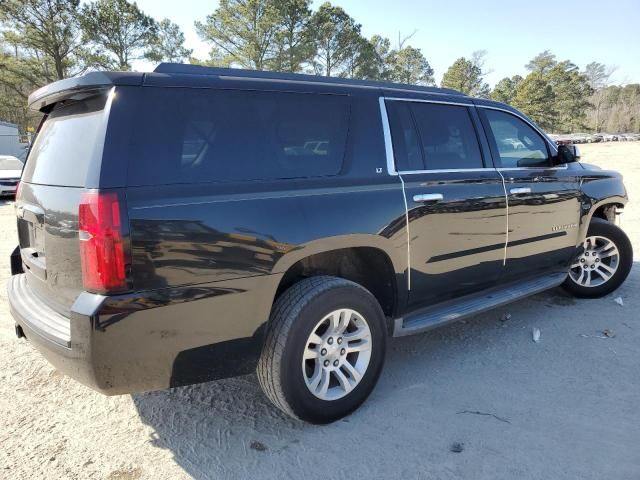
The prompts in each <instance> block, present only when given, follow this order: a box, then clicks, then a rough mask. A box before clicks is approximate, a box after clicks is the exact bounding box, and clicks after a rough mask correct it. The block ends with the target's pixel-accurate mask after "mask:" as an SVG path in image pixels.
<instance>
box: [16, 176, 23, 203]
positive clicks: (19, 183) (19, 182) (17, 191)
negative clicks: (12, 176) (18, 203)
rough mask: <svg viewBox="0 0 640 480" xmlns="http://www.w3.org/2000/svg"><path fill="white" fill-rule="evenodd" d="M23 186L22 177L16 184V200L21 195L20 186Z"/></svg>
mask: <svg viewBox="0 0 640 480" xmlns="http://www.w3.org/2000/svg"><path fill="white" fill-rule="evenodd" d="M21 186H22V179H20V180H18V184H17V185H16V200H17V199H18V198H19V197H20V187H21Z"/></svg>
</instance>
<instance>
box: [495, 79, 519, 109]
mask: <svg viewBox="0 0 640 480" xmlns="http://www.w3.org/2000/svg"><path fill="white" fill-rule="evenodd" d="M522 80H523V78H522V77H521V76H520V75H514V76H513V77H511V78H509V77H505V78H503V79H502V80H500V81H499V82H498V83H496V86H495V87H494V88H493V91H492V92H491V98H492V99H493V100H496V101H498V102H503V103H508V104H510V103H511V102H513V98H514V97H515V95H516V90H517V88H518V85H520V82H522Z"/></svg>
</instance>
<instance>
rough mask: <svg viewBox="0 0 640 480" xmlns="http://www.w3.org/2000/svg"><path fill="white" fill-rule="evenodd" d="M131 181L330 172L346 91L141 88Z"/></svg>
mask: <svg viewBox="0 0 640 480" xmlns="http://www.w3.org/2000/svg"><path fill="white" fill-rule="evenodd" d="M143 104H144V108H143V111H142V112H141V113H142V116H143V121H141V122H139V125H140V128H139V131H138V132H137V133H136V139H135V141H134V156H133V158H134V160H133V162H132V163H133V164H132V165H130V170H129V183H130V185H153V184H169V183H201V182H225V181H244V180H271V179H285V178H305V177H319V176H330V175H336V174H337V173H338V172H339V171H340V169H341V167H342V161H343V157H344V152H345V144H346V138H347V130H348V128H347V122H348V113H349V106H348V105H349V100H348V97H346V96H339V95H315V94H298V93H279V92H249V91H231V90H226V91H225V90H208V89H202V90H196V89H180V88H175V89H164V88H162V89H161V88H148V89H144V101H143Z"/></svg>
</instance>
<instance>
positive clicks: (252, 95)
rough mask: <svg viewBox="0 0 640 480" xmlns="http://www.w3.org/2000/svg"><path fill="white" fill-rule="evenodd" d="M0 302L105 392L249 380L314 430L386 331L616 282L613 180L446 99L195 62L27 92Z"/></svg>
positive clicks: (583, 293)
mask: <svg viewBox="0 0 640 480" xmlns="http://www.w3.org/2000/svg"><path fill="white" fill-rule="evenodd" d="M30 105H31V107H32V108H35V109H37V110H40V111H41V112H43V113H44V114H45V117H44V120H43V122H42V124H41V126H40V129H39V132H38V134H37V138H36V140H35V142H34V144H33V146H32V148H31V151H30V153H29V156H28V160H27V162H26V166H25V168H24V172H23V175H22V182H21V183H20V186H19V192H18V194H17V200H16V213H17V217H18V234H19V243H20V245H19V247H18V248H16V250H15V251H14V253H13V255H12V273H13V276H12V278H11V279H10V281H9V285H8V289H9V301H10V305H11V310H12V313H13V316H14V318H15V320H16V322H17V325H16V332H17V334H18V336H26V337H27V338H28V339H29V340H31V341H32V342H33V344H34V345H35V346H36V347H37V348H38V349H39V350H40V351H41V352H42V354H43V355H44V356H45V357H46V358H47V359H48V360H49V361H50V362H51V363H52V364H54V365H55V366H56V367H57V368H59V369H60V370H61V371H63V372H65V373H67V374H69V375H70V376H72V377H74V378H76V379H77V380H79V381H80V382H82V383H84V384H86V385H89V386H91V387H92V388H94V389H96V390H98V391H101V392H104V393H107V394H122V393H129V392H137V391H144V390H153V389H163V388H168V387H173V386H178V385H186V384H191V383H197V382H204V381H208V380H212V379H216V378H222V377H228V376H233V375H240V374H245V373H249V372H252V371H256V370H257V375H258V379H259V381H260V384H261V385H262V387H263V389H264V391H265V393H266V395H267V396H268V397H269V398H270V399H271V400H272V401H273V403H274V404H275V405H276V406H277V407H279V408H280V409H282V410H283V411H284V412H286V413H288V414H289V415H291V416H294V417H297V418H300V419H304V420H306V421H310V422H315V423H326V422H330V421H333V420H335V419H337V418H340V417H342V416H344V415H346V414H348V413H349V412H351V411H353V410H354V409H355V408H357V407H358V406H359V405H360V404H361V403H362V402H363V401H364V400H365V398H366V397H367V396H368V395H369V393H370V392H371V390H372V389H373V387H374V385H375V383H376V381H377V379H378V377H379V375H380V372H381V369H382V364H383V361H384V356H385V345H386V341H387V337H388V336H401V335H409V334H414V333H419V332H424V331H426V330H429V329H431V328H434V327H437V326H439V325H443V324H446V323H449V322H452V321H455V320H458V319H460V318H462V317H464V316H466V315H471V314H474V313H477V312H480V311H483V310H486V309H488V308H492V307H496V306H498V305H502V304H504V303H506V302H510V301H513V300H516V299H518V298H522V297H524V296H526V295H531V294H534V293H536V292H540V291H542V290H545V289H548V288H551V287H555V286H557V285H564V287H565V288H566V289H567V290H568V291H569V292H571V293H573V294H575V295H577V296H580V297H597V296H601V295H604V294H607V293H609V292H611V291H612V290H614V289H615V288H617V287H618V286H619V285H620V284H621V283H622V282H623V281H624V279H625V277H626V276H627V274H628V273H629V270H630V268H631V264H632V251H631V244H630V242H629V240H628V238H627V237H626V236H625V234H624V233H623V232H622V230H620V229H619V228H618V227H617V226H615V218H616V214H617V213H619V211H620V209H621V208H622V207H623V206H624V204H625V203H626V201H627V195H626V191H625V188H624V185H623V183H622V178H621V176H620V175H619V174H618V173H615V172H611V171H603V170H600V169H598V168H596V167H591V166H588V165H583V164H580V163H576V159H577V150H576V149H575V147H573V146H566V145H561V146H556V145H555V144H554V143H553V142H552V141H550V140H549V139H548V138H547V137H546V136H545V134H544V133H543V132H542V131H540V129H539V128H538V127H537V126H536V125H535V124H534V123H533V122H532V121H531V120H529V119H528V118H527V117H526V116H524V115H523V114H521V113H519V112H518V111H517V110H515V109H513V108H511V107H509V106H507V105H504V104H500V103H496V102H492V101H489V100H481V99H475V98H470V97H468V96H466V95H463V94H460V93H458V92H456V91H453V90H445V89H437V88H426V87H415V86H407V85H396V84H387V83H376V82H364V81H350V80H341V79H335V78H321V77H313V76H305V75H289V74H277V73H266V72H251V71H239V70H228V69H213V68H205V67H199V66H192V65H172V64H163V65H161V66H160V67H158V69H157V70H156V71H155V72H153V73H146V74H144V73H90V74H88V75H85V76H83V77H80V78H74V79H69V80H63V81H60V82H56V83H53V84H51V85H49V86H47V87H44V88H43V89H41V90H38V91H37V92H35V93H34V94H33V95H32V96H31V97H30Z"/></svg>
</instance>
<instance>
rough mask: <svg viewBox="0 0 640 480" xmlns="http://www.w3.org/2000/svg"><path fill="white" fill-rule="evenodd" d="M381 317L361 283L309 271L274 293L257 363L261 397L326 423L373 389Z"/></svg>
mask: <svg viewBox="0 0 640 480" xmlns="http://www.w3.org/2000/svg"><path fill="white" fill-rule="evenodd" d="M385 326H386V322H385V317H384V314H383V312H382V309H381V308H380V305H379V304H378V302H377V300H376V299H375V297H374V296H373V295H371V293H369V291H368V290H366V289H365V288H363V287H362V286H360V285H358V284H356V283H353V282H350V281H348V280H345V279H342V278H336V277H326V276H319V277H312V278H308V279H305V280H302V281H300V282H298V283H297V284H295V285H294V286H293V287H291V288H289V290H287V291H286V292H285V293H283V294H282V296H280V298H279V299H278V300H277V301H276V303H275V305H274V307H273V310H272V314H271V318H270V320H269V325H268V327H267V335H266V339H265V344H264V347H263V350H262V354H261V356H260V361H259V363H258V372H257V373H258V380H259V382H260V385H261V386H262V389H263V390H264V392H265V394H266V395H267V397H268V398H269V399H270V400H271V401H272V402H273V404H274V405H275V406H277V407H278V408H280V409H281V410H282V411H284V412H285V413H287V414H288V415H290V416H292V417H294V418H298V419H301V420H305V421H307V422H311V423H329V422H333V421H335V420H337V419H339V418H342V417H344V416H345V415H348V414H349V413H351V412H352V411H353V410H355V409H356V408H357V407H358V406H360V404H362V402H364V401H365V400H366V398H367V397H368V396H369V394H370V393H371V391H372V390H373V388H374V386H375V384H376V382H377V380H378V377H379V376H380V372H381V370H382V364H383V362H384V356H385V345H386V335H387V333H386V328H385Z"/></svg>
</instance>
